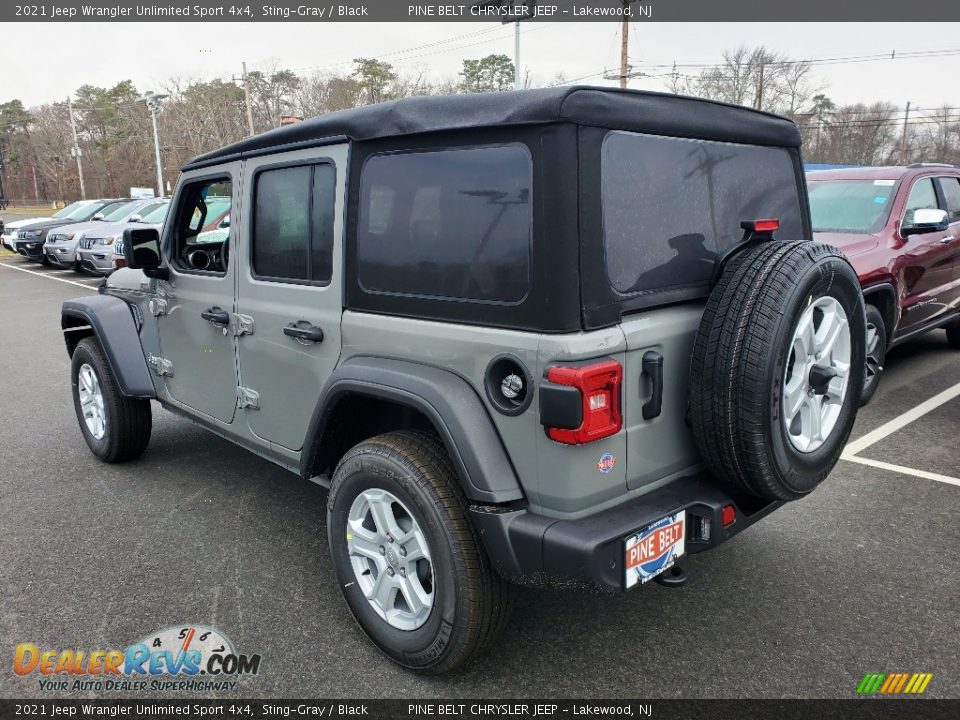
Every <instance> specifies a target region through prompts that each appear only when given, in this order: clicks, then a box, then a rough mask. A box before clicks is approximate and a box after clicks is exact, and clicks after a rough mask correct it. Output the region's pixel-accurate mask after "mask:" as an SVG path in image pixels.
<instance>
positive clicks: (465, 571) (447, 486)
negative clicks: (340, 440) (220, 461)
mask: <svg viewBox="0 0 960 720" xmlns="http://www.w3.org/2000/svg"><path fill="white" fill-rule="evenodd" d="M371 488H376V489H380V490H386V491H388V492H389V493H391V494H392V495H394V496H395V497H396V498H397V499H398V500H400V502H401V503H402V504H403V506H405V508H409V510H410V513H411V515H412V516H413V518H414V519H415V520H416V522H417V524H418V525H419V526H420V528H421V531H422V532H423V534H424V536H425V538H426V541H427V544H428V546H429V548H430V553H431V563H432V587H433V596H434V597H433V606H432V610H431V611H430V614H429V616H428V617H427V619H426V621H425V622H424V624H423V625H422V626H420V627H418V628H416V629H410V630H401V629H398V628H396V627H393V626H391V625H390V624H388V623H387V621H386V620H384V619H383V618H382V617H381V616H380V615H378V614H377V612H376V611H375V610H374V609H373V607H372V606H371V604H370V602H369V601H368V600H367V599H366V597H365V595H364V594H363V592H362V590H361V588H360V584H359V581H358V577H357V575H356V574H355V573H354V569H353V566H352V564H351V561H350V557H349V554H348V550H347V528H348V524H347V520H348V515H349V512H350V508H351V506H352V504H353V502H354V500H355V499H356V498H357V497H358V496H359V495H360V494H361V493H363V492H364V491H366V490H369V489H371ZM467 508H468V505H467V500H466V498H465V497H464V495H463V492H462V491H461V489H460V486H459V484H458V482H457V479H456V476H455V473H454V470H453V467H452V465H451V464H450V460H449V458H448V457H447V455H446V452H445V451H444V448H443V446H442V445H441V444H440V442H439V441H438V439H437V438H436V437H435V436H433V435H430V434H427V433H423V432H417V431H407V430H403V431H397V432H390V433H386V434H384V435H379V436H377V437H374V438H371V439H369V440H366V441H364V442H362V443H360V444H358V445H356V446H355V447H354V448H352V449H351V450H350V451H349V452H347V454H346V455H345V456H344V457H343V459H342V460H341V461H340V463H339V465H338V466H337V469H336V471H335V472H334V475H333V481H332V483H331V488H330V497H329V500H328V503H327V539H328V542H329V545H330V554H331V557H332V559H333V566H334V569H335V571H336V575H337V580H338V582H339V584H340V590H341V592H342V593H343V597H344V600H346V603H347V606H348V607H349V609H350V611H351V613H352V614H353V616H354V619H355V620H356V621H357V623H358V624H359V625H360V628H361V629H362V630H363V631H364V633H366V635H367V637H369V638H370V640H371V641H373V643H374V644H375V645H377V647H379V648H380V650H382V651H383V652H384V653H385V654H386V655H387V656H388V657H390V658H391V659H392V660H394V661H395V662H397V663H399V664H400V665H403V666H404V667H406V668H409V669H411V670H415V671H418V672H421V673H425V674H440V673H444V672H450V671H452V670H455V669H457V668H459V667H461V666H463V665H464V664H465V663H467V662H468V661H469V660H470V659H471V658H472V657H474V656H475V655H476V654H477V653H479V652H481V651H483V650H484V649H485V648H486V647H488V646H489V644H490V643H491V642H492V641H493V640H494V638H496V637H497V636H498V635H499V634H500V632H501V631H502V629H503V627H504V626H505V625H506V622H507V620H508V618H509V614H510V608H511V606H512V588H511V586H510V584H509V583H507V582H506V581H505V580H503V579H502V578H501V577H500V576H499V575H498V574H497V573H496V572H495V571H494V570H493V569H492V567H491V566H490V561H489V559H488V558H487V556H486V553H485V552H484V549H483V547H482V545H481V544H480V541H479V539H478V538H477V536H476V534H475V533H474V531H473V527H472V525H471V523H470V521H469V519H468V517H467Z"/></svg>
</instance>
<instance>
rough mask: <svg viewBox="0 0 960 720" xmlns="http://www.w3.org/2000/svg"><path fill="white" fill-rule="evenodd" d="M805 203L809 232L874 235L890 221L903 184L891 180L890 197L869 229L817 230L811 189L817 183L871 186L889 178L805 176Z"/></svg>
mask: <svg viewBox="0 0 960 720" xmlns="http://www.w3.org/2000/svg"><path fill="white" fill-rule="evenodd" d="M806 180H807V202H808V204H809V205H810V226H811V228H810V229H811V230H812V231H813V232H815V233H837V234H846V235H876V234H877V233H878V232H880V231H881V230H883V228H885V227H886V226H887V223H888V222H889V221H890V216H891V215H892V214H893V207H894V205H896V202H897V197H898V196H899V194H900V185H901V184H902V182H903V178H896V179H894V180H893V186H892V188H891V190H890V197H888V198H887V202H886V204H885V206H884V208H883V210H882V211H881V212H880V214H879V215H878V216H877V219H876V220H874V222H873V224H872V225H870V227H868V228H866V229H864V230H859V229H851V228H818V227H816V226H815V225H814V221H813V202H812V198H811V197H810V191H811V189H812V187H813V186H814V185H816V184H819V183H864V184H869V185H873V184H874V182H875V181H877V180H886V181H889V180H891V178H852V177H843V178H839V177H838V178H814V177H810V176H807V178H806Z"/></svg>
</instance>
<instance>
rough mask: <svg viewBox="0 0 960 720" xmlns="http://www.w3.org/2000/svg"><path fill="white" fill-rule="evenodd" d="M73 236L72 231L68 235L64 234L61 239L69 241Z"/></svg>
mask: <svg viewBox="0 0 960 720" xmlns="http://www.w3.org/2000/svg"><path fill="white" fill-rule="evenodd" d="M73 238H74V234H73V233H70V234H69V235H65V236H64V238H63V241H64V242H70V241H71V240H73Z"/></svg>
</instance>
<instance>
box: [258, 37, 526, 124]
mask: <svg viewBox="0 0 960 720" xmlns="http://www.w3.org/2000/svg"><path fill="white" fill-rule="evenodd" d="M517 42H519V40H518V41H517ZM517 52H519V50H518V51H517ZM243 99H244V102H245V103H246V106H247V126H248V127H249V128H250V134H251V135H255V134H256V133H255V132H254V130H253V110H252V109H251V108H250V83H248V82H247V63H246V62H245V61H244V63H243Z"/></svg>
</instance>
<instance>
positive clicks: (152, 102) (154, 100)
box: [139, 92, 169, 198]
mask: <svg viewBox="0 0 960 720" xmlns="http://www.w3.org/2000/svg"><path fill="white" fill-rule="evenodd" d="M166 97H169V96H168V95H154V94H153V93H152V92H147V93H145V94H144V96H143V97H142V98H139V100H140V101H142V102H145V103H146V104H147V109H148V110H149V111H150V119H151V121H152V122H153V150H154V153H155V154H156V163H157V197H159V198H162V197H163V194H164V193H163V165H162V164H161V162H160V134H159V133H158V132H157V110H159V109H160V101H161V100H163V99H164V98H166Z"/></svg>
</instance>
